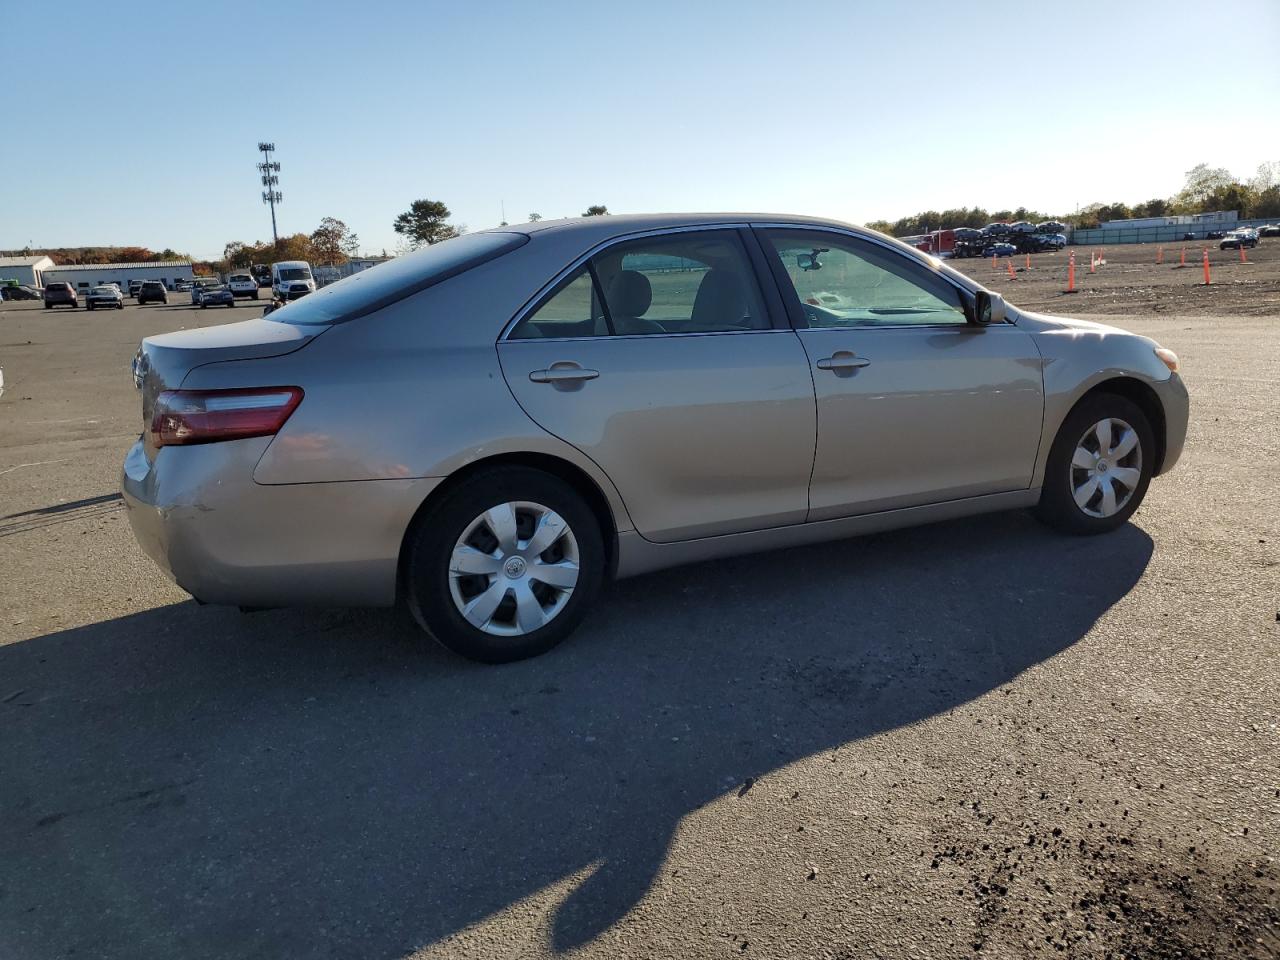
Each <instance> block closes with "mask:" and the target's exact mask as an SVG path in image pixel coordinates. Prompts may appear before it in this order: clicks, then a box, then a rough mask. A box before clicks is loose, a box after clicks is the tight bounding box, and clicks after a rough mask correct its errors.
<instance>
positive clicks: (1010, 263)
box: [1004, 247, 1244, 280]
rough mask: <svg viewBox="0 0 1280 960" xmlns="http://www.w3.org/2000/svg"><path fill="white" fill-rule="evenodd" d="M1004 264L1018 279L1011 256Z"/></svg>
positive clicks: (1014, 278)
mask: <svg viewBox="0 0 1280 960" xmlns="http://www.w3.org/2000/svg"><path fill="white" fill-rule="evenodd" d="M1240 249H1242V250H1243V249H1244V248H1243V247H1241V248H1240ZM1004 265H1005V266H1006V267H1008V268H1009V279H1010V280H1017V279H1018V275H1017V274H1016V273H1014V272H1013V257H1010V258H1009V259H1008V260H1006V261H1005V262H1004Z"/></svg>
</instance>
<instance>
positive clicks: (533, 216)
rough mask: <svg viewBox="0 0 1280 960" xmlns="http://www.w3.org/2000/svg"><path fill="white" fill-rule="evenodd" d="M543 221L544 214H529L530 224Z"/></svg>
mask: <svg viewBox="0 0 1280 960" xmlns="http://www.w3.org/2000/svg"><path fill="white" fill-rule="evenodd" d="M541 219H542V214H540V213H531V214H529V222H530V223H537V222H538V221H539V220H541Z"/></svg>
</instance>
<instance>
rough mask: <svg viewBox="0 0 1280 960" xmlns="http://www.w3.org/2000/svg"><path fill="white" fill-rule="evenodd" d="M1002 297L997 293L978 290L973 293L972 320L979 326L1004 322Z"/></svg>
mask: <svg viewBox="0 0 1280 960" xmlns="http://www.w3.org/2000/svg"><path fill="white" fill-rule="evenodd" d="M1004 318H1005V310H1004V297H1002V296H1000V294H998V293H990V292H988V291H986V290H979V291H978V292H977V294H975V295H974V303H973V322H974V323H976V324H977V325H978V326H980V327H985V326H987V325H988V324H992V323H1004Z"/></svg>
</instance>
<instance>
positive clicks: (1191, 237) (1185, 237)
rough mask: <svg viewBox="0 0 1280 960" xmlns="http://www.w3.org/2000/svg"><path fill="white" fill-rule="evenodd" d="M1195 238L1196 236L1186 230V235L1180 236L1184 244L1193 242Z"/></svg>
mask: <svg viewBox="0 0 1280 960" xmlns="http://www.w3.org/2000/svg"><path fill="white" fill-rule="evenodd" d="M1195 238H1196V235H1195V234H1194V233H1192V232H1191V231H1190V230H1188V231H1187V232H1186V233H1184V234H1183V235H1182V240H1183V242H1184V243H1186V242H1188V241H1191V240H1194V239H1195Z"/></svg>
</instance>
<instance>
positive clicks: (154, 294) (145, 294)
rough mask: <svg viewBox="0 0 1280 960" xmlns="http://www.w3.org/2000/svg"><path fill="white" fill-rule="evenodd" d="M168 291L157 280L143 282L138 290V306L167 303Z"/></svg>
mask: <svg viewBox="0 0 1280 960" xmlns="http://www.w3.org/2000/svg"><path fill="white" fill-rule="evenodd" d="M168 302H169V291H168V290H166V289H165V286H164V284H163V283H161V282H160V281H159V280H143V281H142V286H140V287H139V288H138V306H142V305H143V304H144V303H168Z"/></svg>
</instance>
